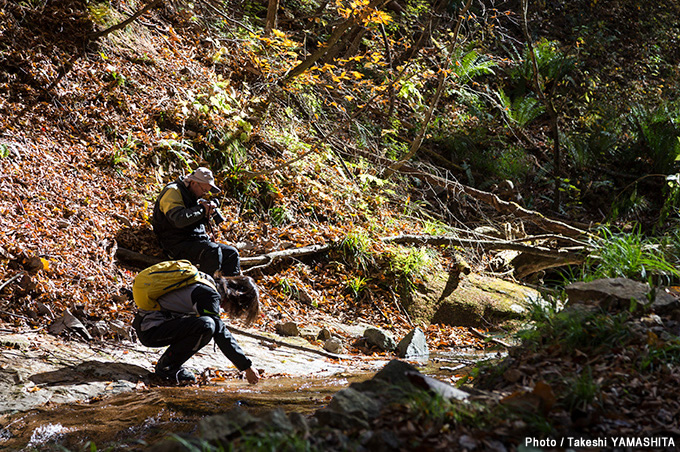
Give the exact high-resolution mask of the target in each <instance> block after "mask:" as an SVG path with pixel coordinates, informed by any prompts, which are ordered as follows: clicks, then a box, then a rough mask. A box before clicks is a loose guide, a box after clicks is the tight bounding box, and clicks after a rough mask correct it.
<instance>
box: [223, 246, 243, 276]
mask: <svg viewBox="0 0 680 452" xmlns="http://www.w3.org/2000/svg"><path fill="white" fill-rule="evenodd" d="M220 252H221V262H220V270H222V274H223V275H224V276H235V275H239V274H240V273H241V265H240V257H239V254H238V250H237V249H236V248H234V247H233V246H228V245H222V246H220Z"/></svg>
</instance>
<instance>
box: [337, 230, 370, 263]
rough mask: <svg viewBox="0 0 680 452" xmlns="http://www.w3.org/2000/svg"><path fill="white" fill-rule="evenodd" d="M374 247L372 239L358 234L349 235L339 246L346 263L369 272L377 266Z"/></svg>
mask: <svg viewBox="0 0 680 452" xmlns="http://www.w3.org/2000/svg"><path fill="white" fill-rule="evenodd" d="M372 247H373V242H372V240H371V238H370V237H368V236H367V235H365V234H361V233H358V232H357V233H350V234H347V236H345V238H343V239H342V240H341V241H340V243H339V244H338V250H339V251H340V254H342V256H343V257H344V259H345V262H347V263H348V264H350V265H354V266H355V267H356V268H358V269H359V270H361V271H368V270H369V269H370V268H372V267H373V266H374V265H375V258H374V257H373V254H372V251H371V250H372Z"/></svg>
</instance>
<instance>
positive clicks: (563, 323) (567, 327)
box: [518, 309, 632, 352]
mask: <svg viewBox="0 0 680 452" xmlns="http://www.w3.org/2000/svg"><path fill="white" fill-rule="evenodd" d="M627 319H628V314H627V313H625V312H623V313H619V314H615V315H611V314H608V313H606V312H586V311H585V310H580V309H570V310H563V311H560V312H557V313H555V314H553V315H547V316H544V317H543V319H542V320H538V321H537V322H536V325H535V328H532V329H526V330H522V331H520V332H519V333H518V336H519V338H520V339H522V342H523V344H524V345H525V346H526V347H528V348H530V349H534V350H536V349H538V348H549V347H558V348H560V349H562V350H563V352H572V351H574V350H575V349H579V350H581V351H587V350H588V351H596V350H599V349H602V348H606V347H612V346H621V345H624V344H625V343H626V341H627V340H628V339H629V338H630V337H631V334H632V333H631V332H630V330H629V328H628V326H627V325H626V320H627Z"/></svg>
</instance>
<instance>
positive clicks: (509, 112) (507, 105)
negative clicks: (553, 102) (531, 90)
mask: <svg viewBox="0 0 680 452" xmlns="http://www.w3.org/2000/svg"><path fill="white" fill-rule="evenodd" d="M498 99H499V101H500V104H501V107H502V109H503V114H504V115H505V116H506V118H507V120H508V122H509V123H510V124H512V125H513V126H517V127H525V126H526V125H527V124H529V123H530V122H531V121H533V120H534V119H536V118H538V117H539V116H540V115H542V114H543V112H544V111H545V107H544V106H543V105H542V104H541V103H540V101H539V100H538V99H536V98H535V97H533V96H530V95H527V96H521V95H520V96H517V97H516V98H515V99H514V100H512V101H511V100H510V98H509V97H508V96H507V95H506V94H505V92H504V91H503V90H502V89H499V90H498Z"/></svg>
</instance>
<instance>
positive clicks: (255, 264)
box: [116, 244, 332, 271]
mask: <svg viewBox="0 0 680 452" xmlns="http://www.w3.org/2000/svg"><path fill="white" fill-rule="evenodd" d="M331 247H332V244H327V245H310V246H303V247H300V248H291V249H287V250H281V251H272V252H270V253H266V254H262V255H259V256H252V257H242V258H241V267H243V268H245V269H246V270H245V271H252V270H255V269H256V268H263V267H266V266H268V265H271V264H272V263H273V262H275V261H277V260H279V259H285V258H290V257H301V256H307V255H311V254H316V253H323V252H326V251H328V250H330V249H331ZM116 258H117V259H118V260H120V261H121V262H124V263H126V264H128V265H132V266H134V267H137V268H146V267H150V266H151V265H154V264H157V263H159V262H162V261H164V260H168V259H166V258H160V257H156V256H149V255H146V254H142V253H138V252H136V251H132V250H129V249H127V248H121V247H118V249H117V250H116ZM249 267H250V268H249Z"/></svg>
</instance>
